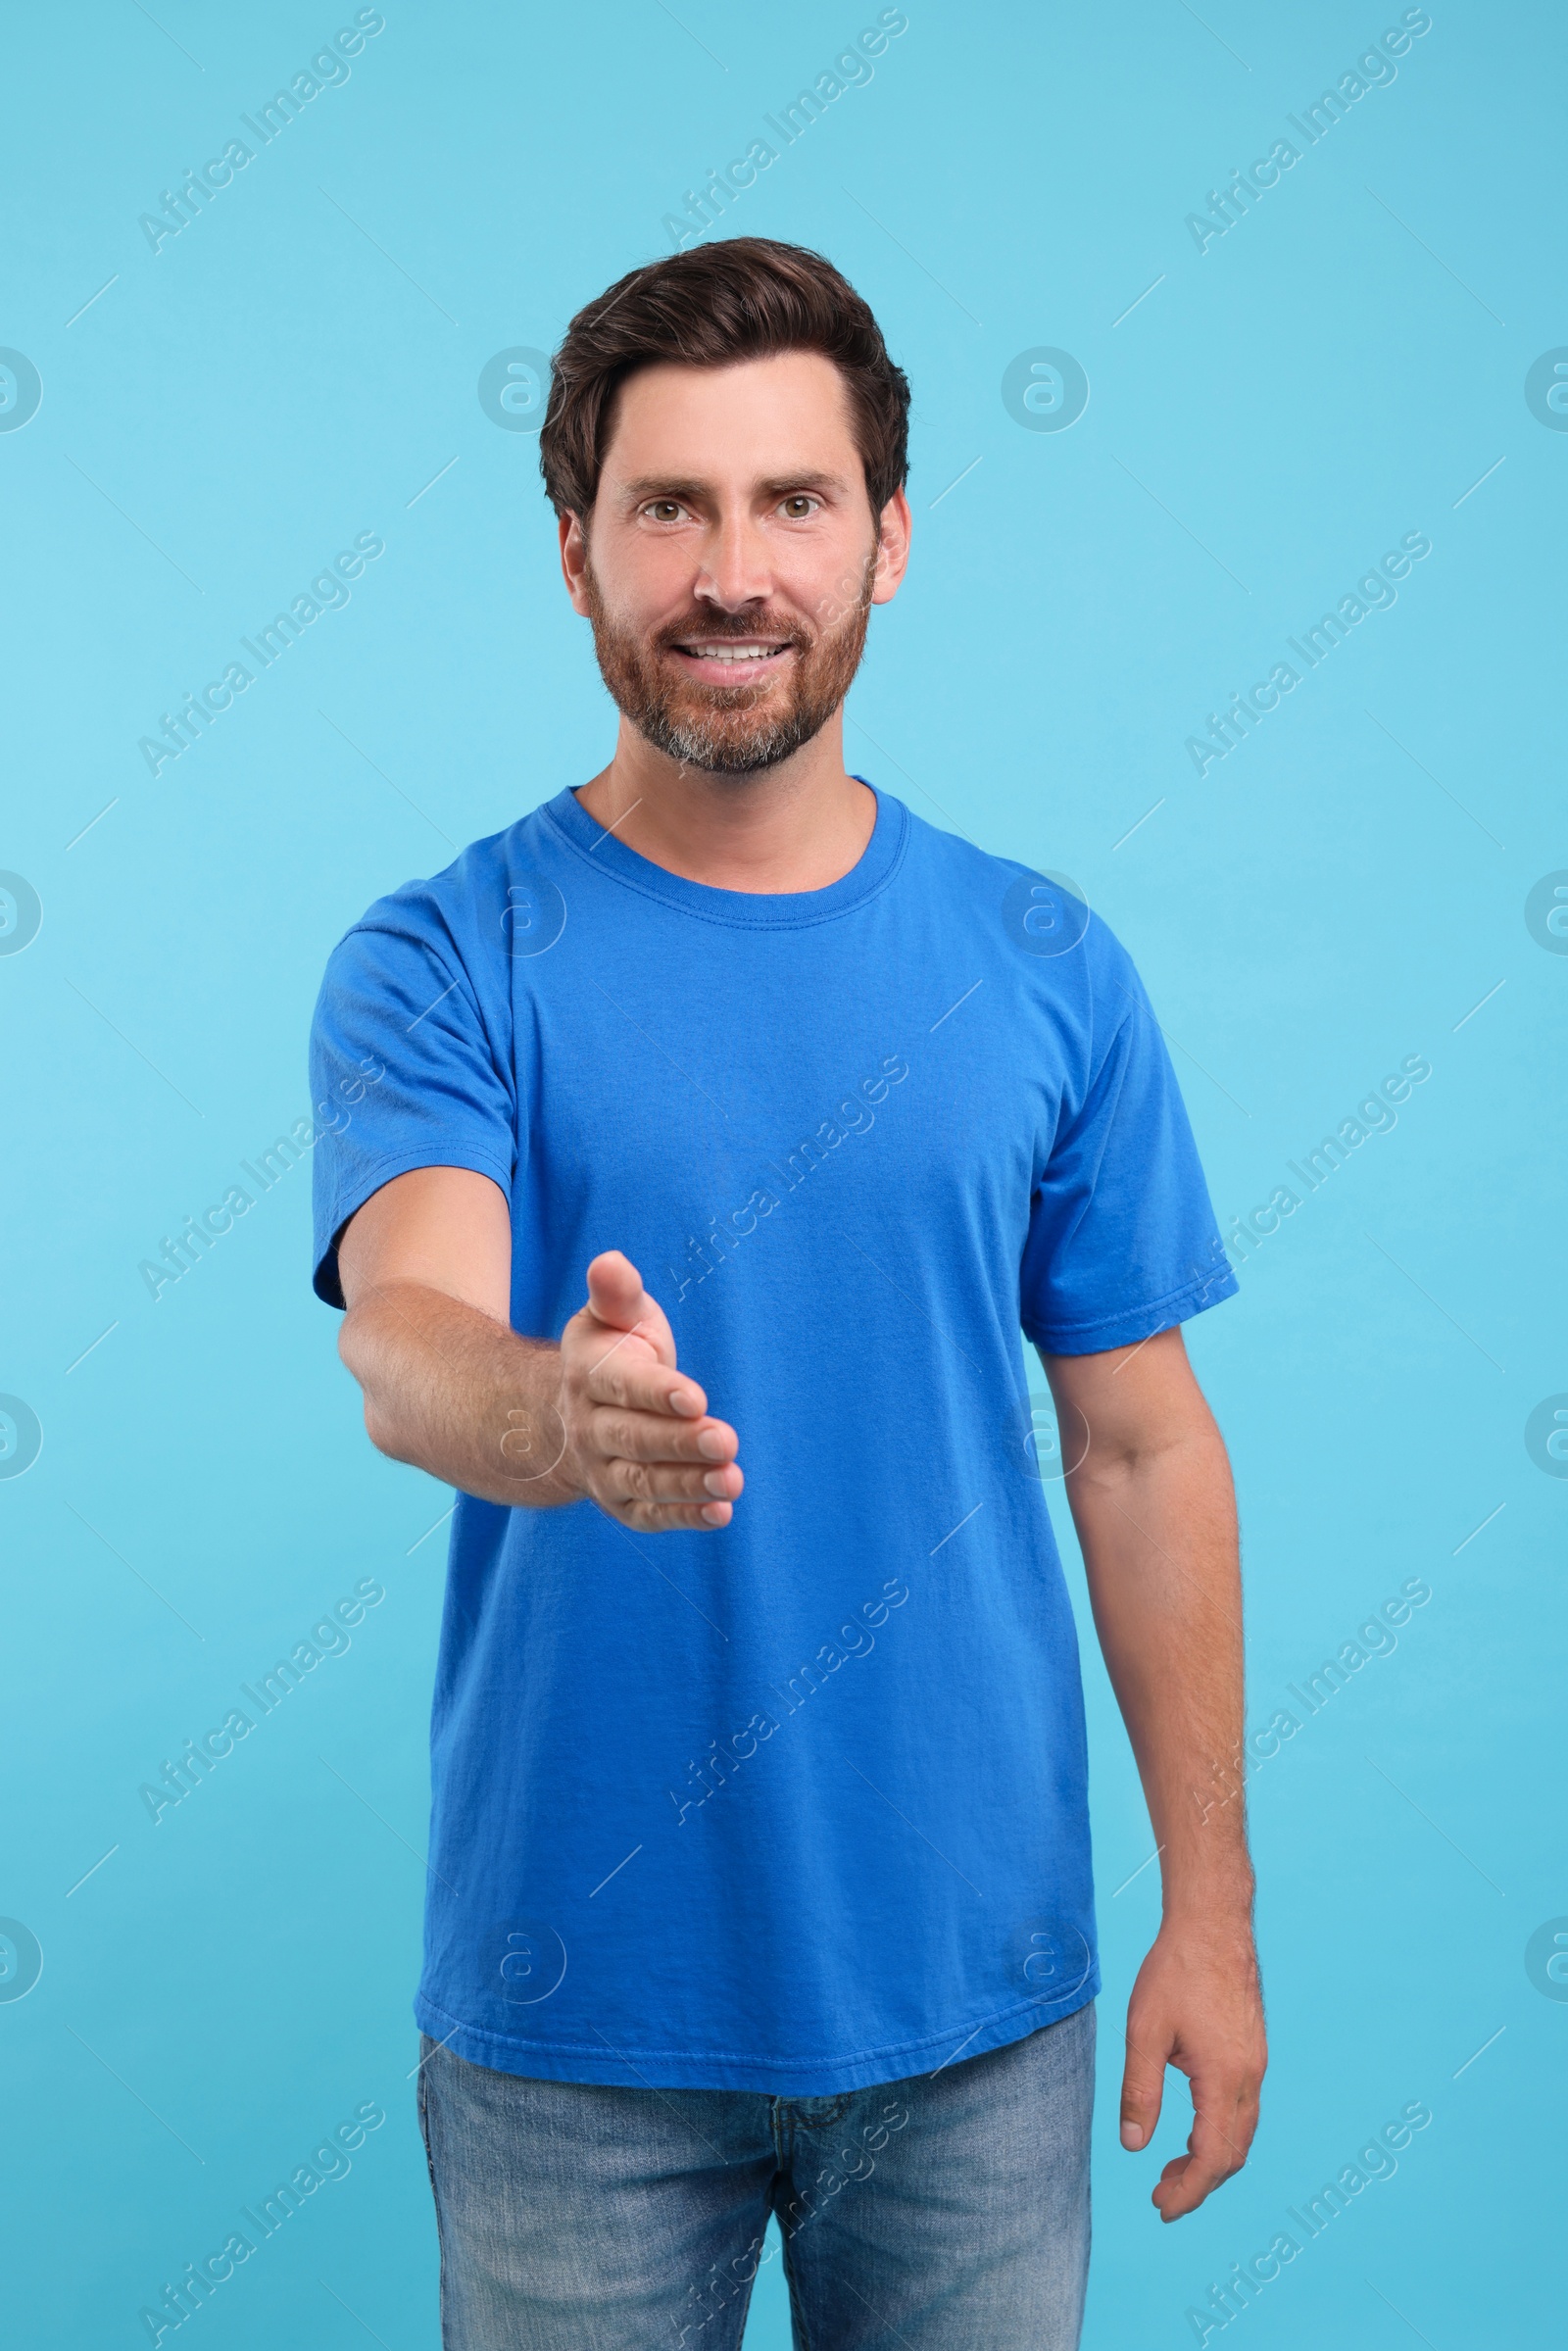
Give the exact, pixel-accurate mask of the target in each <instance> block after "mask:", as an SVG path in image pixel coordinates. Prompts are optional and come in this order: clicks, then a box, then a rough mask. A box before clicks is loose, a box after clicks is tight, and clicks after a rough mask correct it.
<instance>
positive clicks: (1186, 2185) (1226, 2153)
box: [1153, 2080, 1247, 2221]
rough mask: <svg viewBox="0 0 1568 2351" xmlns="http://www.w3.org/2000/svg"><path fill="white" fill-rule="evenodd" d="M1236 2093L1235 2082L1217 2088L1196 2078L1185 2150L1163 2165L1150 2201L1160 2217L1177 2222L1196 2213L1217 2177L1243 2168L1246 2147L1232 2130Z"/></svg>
mask: <svg viewBox="0 0 1568 2351" xmlns="http://www.w3.org/2000/svg"><path fill="white" fill-rule="evenodd" d="M1240 2092H1241V2084H1240V2082H1232V2083H1230V2084H1227V2085H1226V2086H1225V2087H1224V2088H1220V2087H1219V2086H1217V2085H1216V2084H1213V2083H1209V2084H1204V2085H1201V2084H1200V2082H1198V2081H1197V2080H1195V2082H1194V2084H1193V2128H1192V2131H1191V2132H1190V2133H1189V2135H1188V2140H1187V2153H1186V2154H1185V2155H1184V2156H1178V2157H1177V2158H1176V2161H1175V2163H1172V2164H1167V2165H1166V2167H1165V2170H1164V2172H1163V2173H1161V2175H1160V2180H1159V2184H1158V2186H1157V2187H1156V2188H1155V2189H1154V2194H1153V2201H1154V2203H1155V2204H1156V2205H1157V2207H1158V2209H1159V2214H1160V2218H1161V2219H1162V2220H1166V2221H1176V2220H1180V2219H1181V2217H1182V2215H1183V2214H1184V2213H1189V2212H1196V2211H1197V2209H1198V2207H1199V2205H1200V2204H1201V2203H1202V2201H1203V2199H1204V2197H1205V2196H1208V2195H1211V2194H1212V2193H1213V2191H1214V2189H1215V2188H1216V2187H1218V2186H1219V2184H1220V2182H1221V2180H1229V2179H1230V2178H1231V2176H1232V2174H1233V2173H1235V2172H1239V2171H1240V2170H1241V2168H1242V2165H1243V2164H1244V2163H1245V2161H1246V2160H1247V2156H1246V2149H1245V2147H1243V2146H1242V2145H1241V2144H1240V2143H1239V2142H1238V2140H1237V2137H1236V2134H1235V2131H1234V2129H1233V2125H1234V2123H1235V2121H1236V2114H1237V2108H1238V2107H1239V2105H1240V2103H1241V2095H1240Z"/></svg>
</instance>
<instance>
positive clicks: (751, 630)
mask: <svg viewBox="0 0 1568 2351" xmlns="http://www.w3.org/2000/svg"><path fill="white" fill-rule="evenodd" d="M724 637H770V638H773V639H775V640H776V641H777V642H778V643H779V644H780V645H793V646H794V647H796V649H797V650H798V651H799V652H802V653H808V652H809V650H810V648H811V647H812V646H813V645H814V644H815V643H816V635H815V632H814V631H813V630H811V629H809V628H807V627H806V626H805V624H804V623H803V622H802V621H800V620H798V619H794V620H782V619H774V618H773V617H772V616H771V615H770V614H768V613H765V612H764V613H755V614H753V615H751V616H750V617H748V616H747V615H746V614H744V613H739V612H696V613H693V614H692V615H691V616H690V617H689V618H688V619H685V620H679V621H676V622H675V623H674V624H673V625H672V626H670V627H667V628H662V629H660V630H659V632H658V634H657V635H656V636H655V637H654V639H653V643H654V645H655V646H656V647H657V648H658V649H659V651H660V652H666V651H668V650H670V649H672V648H673V647H675V646H677V645H686V644H690V643H692V642H693V641H694V640H695V641H696V642H698V643H700V644H715V643H717V642H718V641H719V640H720V639H721V638H724Z"/></svg>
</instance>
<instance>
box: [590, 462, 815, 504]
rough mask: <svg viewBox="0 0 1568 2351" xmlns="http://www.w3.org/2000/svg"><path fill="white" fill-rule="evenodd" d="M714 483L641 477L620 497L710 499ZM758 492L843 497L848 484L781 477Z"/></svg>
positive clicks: (806, 474) (809, 474)
mask: <svg viewBox="0 0 1568 2351" xmlns="http://www.w3.org/2000/svg"><path fill="white" fill-rule="evenodd" d="M712 488H713V485H712V484H711V482H706V481H698V480H696V479H686V480H676V479H672V478H671V477H670V476H669V475H667V474H653V473H649V474H642V475H639V476H638V477H637V478H636V479H635V480H633V481H625V482H621V483H620V484H619V485H618V489H619V494H620V495H621V496H622V497H624V498H694V499H701V498H709V497H711V495H712ZM757 488H758V489H759V490H760V491H761V492H762V493H763V494H764V495H766V496H768V497H772V498H783V497H785V496H787V495H788V493H789V492H790V491H792V490H827V491H838V492H840V493H843V492H844V491H846V490H847V489H848V488H849V484H848V483H847V482H846V481H845V480H844V479H843V478H842V476H841V475H839V474H837V473H822V472H813V471H811V470H810V469H809V468H808V469H807V470H805V471H803V472H800V473H781V474H779V475H778V476H776V478H774V479H771V480H768V481H761V482H759V483H758V484H757Z"/></svg>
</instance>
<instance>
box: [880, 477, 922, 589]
mask: <svg viewBox="0 0 1568 2351" xmlns="http://www.w3.org/2000/svg"><path fill="white" fill-rule="evenodd" d="M912 527H913V516H912V515H911V514H910V513H909V502H908V500H907V498H906V497H905V495H904V492H903V491H902V490H895V491H894V493H893V495H892V497H891V498H890V499H889V500H888V502H887V505H886V506H885V507H884V508H883V509H882V515H881V519H880V521H879V522H878V524H877V531H876V580H875V583H874V585H873V586H872V589H871V602H872V603H873V604H891V603H892V601H893V599H894V597H895V596H896V595H897V594H898V592H899V584H900V582H901V581H902V579H903V577H904V574H905V572H906V571H907V568H908V563H909V533H910V530H911V529H912Z"/></svg>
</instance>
